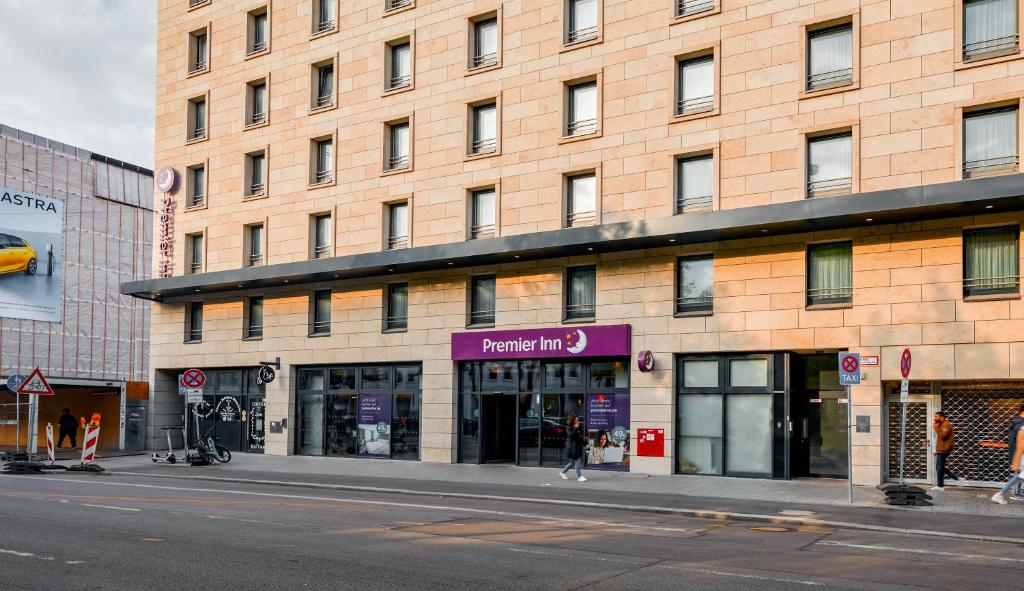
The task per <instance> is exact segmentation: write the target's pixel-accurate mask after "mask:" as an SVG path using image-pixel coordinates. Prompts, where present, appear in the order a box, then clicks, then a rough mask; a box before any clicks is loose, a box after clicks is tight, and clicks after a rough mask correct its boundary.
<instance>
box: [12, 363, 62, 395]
mask: <svg viewBox="0 0 1024 591" xmlns="http://www.w3.org/2000/svg"><path fill="white" fill-rule="evenodd" d="M17 392H18V394H37V395H39V396H53V388H51V387H50V384H48V383H46V378H44V377H43V372H41V371H39V368H38V367H37V368H35V369H33V370H32V373H30V374H28V378H26V379H25V381H24V382H22V383H21V386H18V390H17Z"/></svg>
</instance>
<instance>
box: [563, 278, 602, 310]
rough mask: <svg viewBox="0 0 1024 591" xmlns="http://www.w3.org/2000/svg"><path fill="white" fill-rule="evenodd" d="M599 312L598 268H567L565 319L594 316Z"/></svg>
mask: <svg viewBox="0 0 1024 591" xmlns="http://www.w3.org/2000/svg"><path fill="white" fill-rule="evenodd" d="M596 313H597V268H596V267H570V268H569V269H567V270H566V294H565V319H566V320H580V319H587V318H593V317H594V316H595V315H596Z"/></svg>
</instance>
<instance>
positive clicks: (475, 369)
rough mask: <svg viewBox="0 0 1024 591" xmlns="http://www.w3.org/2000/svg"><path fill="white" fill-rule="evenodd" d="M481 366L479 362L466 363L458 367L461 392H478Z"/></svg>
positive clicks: (480, 385)
mask: <svg viewBox="0 0 1024 591" xmlns="http://www.w3.org/2000/svg"><path fill="white" fill-rule="evenodd" d="M481 371H482V364H481V363H480V362H479V361H467V362H464V363H462V364H461V367H459V388H460V389H461V390H462V391H463V392H479V391H480V389H481V388H482V383H481V382H482V380H481V375H480V374H481Z"/></svg>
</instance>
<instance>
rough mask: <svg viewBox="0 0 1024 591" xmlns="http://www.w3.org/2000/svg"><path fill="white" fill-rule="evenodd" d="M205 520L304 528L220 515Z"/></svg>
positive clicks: (208, 516) (209, 516)
mask: <svg viewBox="0 0 1024 591" xmlns="http://www.w3.org/2000/svg"><path fill="white" fill-rule="evenodd" d="M206 518H207V519H223V520H225V521H241V522H242V523H258V524H260V525H279V526H281V527H306V526H304V525H297V524H294V523H280V522H277V521H260V520H258V519H242V518H241V517H225V516H222V515H207V516H206Z"/></svg>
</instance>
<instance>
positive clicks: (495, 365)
mask: <svg viewBox="0 0 1024 591" xmlns="http://www.w3.org/2000/svg"><path fill="white" fill-rule="evenodd" d="M518 388H519V364H518V363H517V362H515V361H485V362H484V367H483V391H485V392H515V391H516V390H517V389H518Z"/></svg>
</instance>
